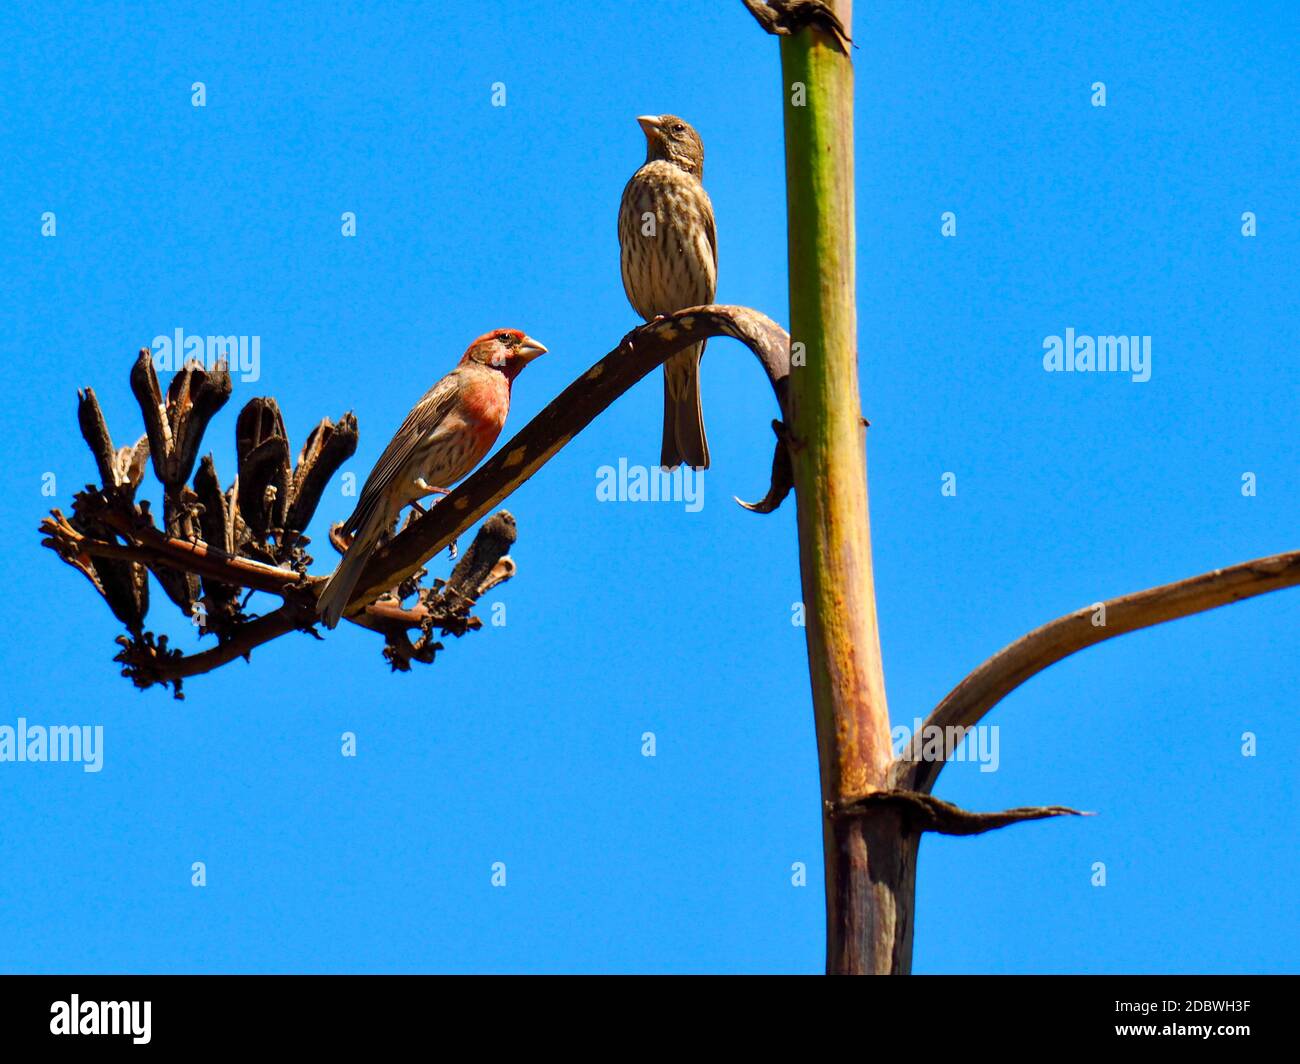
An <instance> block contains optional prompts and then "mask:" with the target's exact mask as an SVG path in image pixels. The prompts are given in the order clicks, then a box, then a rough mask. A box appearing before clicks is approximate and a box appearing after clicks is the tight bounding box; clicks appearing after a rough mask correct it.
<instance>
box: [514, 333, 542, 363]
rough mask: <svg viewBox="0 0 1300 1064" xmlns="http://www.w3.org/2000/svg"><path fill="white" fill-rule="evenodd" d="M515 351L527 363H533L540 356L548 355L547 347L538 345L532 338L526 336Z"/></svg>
mask: <svg viewBox="0 0 1300 1064" xmlns="http://www.w3.org/2000/svg"><path fill="white" fill-rule="evenodd" d="M515 350H516V351H517V352H518V354H519V357H520V358H522V359H523V360H524V361H525V362H531V361H532V360H533V359H535V358H536V357H537V356H538V355H544V354H546V345H545V344H540V343H538V342H537V341H536V340H534V339H533V338H532V337H531V336H525V337H524V338H523V339H522V340H520V341H519V346H518V347H517V348H516V349H515Z"/></svg>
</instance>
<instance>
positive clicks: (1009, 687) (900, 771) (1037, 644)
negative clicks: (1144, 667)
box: [890, 551, 1300, 794]
mask: <svg viewBox="0 0 1300 1064" xmlns="http://www.w3.org/2000/svg"><path fill="white" fill-rule="evenodd" d="M1297 585H1300V551H1291V552H1289V553H1286V554H1274V555H1272V556H1271V557H1268V558H1256V559H1254V560H1253V561H1248V562H1242V563H1241V564H1240V565H1233V566H1230V567H1229V568H1226V569H1215V570H1214V571H1213V572H1209V573H1202V574H1201V575H1200V576H1193V577H1191V578H1190V579H1187V580H1180V581H1178V582H1177V583H1174V584H1164V585H1162V586H1161V587H1154V588H1149V589H1148V590H1146V591H1138V592H1135V593H1134V594H1131V595H1124V596H1122V597H1120V598H1114V599H1110V600H1109V601H1107V602H1104V603H1100V604H1097V605H1093V606H1087V607H1085V608H1083V609H1079V610H1075V611H1074V612H1073V613H1070V614H1067V615H1066V616H1064V617H1059V618H1057V619H1056V620H1054V621H1051V622H1049V623H1048V624H1045V625H1043V626H1042V627H1041V628H1036V629H1034V630H1033V631H1032V632H1030V633H1029V634H1028V635H1026V636H1023V637H1021V638H1020V639H1018V640H1016V641H1015V642H1014V643H1012V644H1011V645H1010V646H1008V647H1005V648H1004V649H1003V650H1000V651H999V652H998V653H997V654H995V655H993V657H991V658H989V659H988V660H987V661H986V662H984V664H982V665H981V666H980V667H979V668H977V669H976V670H975V671H974V672H972V673H971V674H970V675H969V676H967V677H966V678H965V679H964V680H962V681H961V683H959V684H958V685H957V686H956V687H954V688H953V689H952V691H951V692H950V693H949V694H948V696H947V697H946V698H944V700H943V701H942V702H940V703H939V705H938V706H936V707H935V709H934V712H932V713H931V714H930V716H929V717H928V718H927V719H926V722H925V727H924V728H923V729H922V730H921V731H920V732H918V733H917V735H916V736H914V737H913V739H912V742H911V745H910V746H909V747H908V749H907V750H906V751H904V752H903V755H902V756H901V757H900V758H899V759H898V760H897V761H895V762H894V765H893V767H892V769H891V771H890V780H891V784H892V786H893V787H894V788H897V789H899V790H907V791H920V792H922V793H927V794H928V793H929V792H930V791H931V790H932V789H933V788H934V783H935V780H936V779H937V778H938V776H939V772H940V771H941V770H942V768H943V766H944V764H945V763H946V757H947V756H950V755H951V751H946V752H945V759H941V760H937V759H931V760H925V759H924V757H923V753H922V750H923V743H924V735H925V734H926V733H927V732H929V729H930V728H931V727H932V726H933V727H938V728H941V729H944V734H948V732H947V729H949V728H969V727H972V726H974V725H975V724H977V723H978V722H979V721H980V719H981V718H983V716H984V715H985V714H986V713H988V712H989V710H991V709H992V708H993V707H994V706H995V705H997V704H998V703H999V702H1000V701H1002V699H1003V698H1005V697H1006V696H1007V695H1008V694H1010V693H1011V692H1012V691H1014V690H1015V689H1016V688H1017V687H1019V686H1020V685H1021V684H1022V683H1024V682H1025V681H1026V680H1028V679H1029V678H1030V677H1031V676H1034V675H1036V674H1037V673H1040V672H1042V671H1043V670H1044V669H1046V668H1047V667H1048V666H1050V665H1053V664H1055V663H1056V662H1058V661H1060V660H1061V659H1062V658H1066V657H1069V656H1070V655H1071V654H1074V653H1075V652H1077V651H1080V650H1082V649H1083V648H1084V647H1090V646H1093V645H1094V644H1096V643H1101V642H1104V641H1105V640H1107V639H1113V638H1115V636H1118V635H1124V634H1126V633H1127V632H1135V631H1137V630H1138V629H1141V628H1150V627H1151V626H1152V625H1156V624H1163V623H1164V622H1165V621H1172V620H1175V619H1177V618H1179V617H1189V616H1191V615H1192V614H1194V613H1204V612H1205V611H1206V610H1212V609H1216V608H1217V607H1219V606H1226V605H1228V604H1229V603H1232V602H1239V601H1241V600H1242V599H1247V598H1253V597H1254V596H1256V595H1264V594H1267V593H1268V592H1270V591H1278V590H1281V589H1282V588H1287V587H1295V586H1297ZM1103 608H1104V609H1103ZM1098 618H1101V619H1104V623H1100V624H1099V623H1096V622H1097V619H1098ZM929 734H934V733H933V732H929ZM954 734H955V733H954Z"/></svg>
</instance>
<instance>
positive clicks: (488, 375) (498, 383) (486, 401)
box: [316, 329, 546, 628]
mask: <svg viewBox="0 0 1300 1064" xmlns="http://www.w3.org/2000/svg"><path fill="white" fill-rule="evenodd" d="M545 353H546V348H545V347H543V346H542V345H541V344H539V343H538V342H537V341H536V340H534V339H532V338H531V337H528V336H525V335H524V334H523V333H521V332H520V331H519V330H518V329H498V330H496V331H495V332H490V333H485V334H484V335H482V336H480V337H479V338H478V339H477V340H475V341H474V342H473V343H472V344H470V345H469V350H468V351H466V352H465V354H464V355H462V356H461V359H460V364H459V365H457V367H456V368H455V369H454V370H452V371H451V372H450V373H448V374H447V375H446V376H445V377H443V378H442V380H440V381H439V382H438V383H437V384H435V385H434V386H433V387H432V388H430V389H429V390H428V391H427V392H425V393H424V398H422V399H421V400H420V401H419V402H418V403H416V404H415V406H414V407H413V408H412V410H411V412H410V413H409V414H407V415H406V420H405V421H403V422H402V426H401V428H399V429H398V430H397V435H396V436H394V437H393V439H392V441H391V442H390V443H389V444H388V446H387V447H385V448H384V453H383V454H381V455H380V456H379V461H377V462H376V463H375V468H374V469H372V470H371V471H370V476H369V477H367V478H366V483H365V486H364V487H363V488H362V489H361V498H360V499H359V500H358V501H357V508H356V509H355V510H354V511H352V516H351V517H349V518H348V519H347V521H346V522H345V523H344V526H343V528H344V531H345V532H352V533H354V536H353V539H352V545H351V546H350V547H349V548H348V552H347V554H345V555H344V556H343V561H342V562H340V563H339V567H338V568H337V569H335V570H334V574H333V575H332V576H331V577H330V578H329V581H328V583H326V585H325V587H324V589H323V590H322V591H321V595H320V598H319V600H317V603H316V612H317V613H319V614H320V615H321V619H322V620H323V621H324V623H325V626H326V627H327V628H333V627H334V626H335V625H336V624H338V622H339V618H340V617H341V616H342V615H343V610H344V608H345V607H346V606H347V604H348V599H349V598H351V597H352V592H353V590H354V589H355V587H356V585H357V581H358V580H359V579H360V578H361V571H362V570H363V569H364V568H365V567H366V562H367V561H368V560H369V559H370V555H371V554H372V553H373V552H374V550H375V547H376V546H378V545H379V542H380V541H381V539H383V538H384V536H385V535H386V534H387V533H390V532H391V531H392V530H393V527H394V526H395V525H396V524H397V518H398V515H399V514H401V512H402V509H403V508H404V507H406V506H408V505H411V504H413V503H416V502H417V500H419V499H421V498H423V497H424V496H426V495H433V494H441V493H444V491H445V489H446V488H447V487H449V486H450V485H452V484H454V483H456V481H458V480H460V478H461V477H463V476H465V475H466V474H467V473H469V471H470V470H471V469H473V468H474V467H475V466H476V465H478V463H479V462H480V460H481V459H482V458H483V456H484V455H485V454H487V453H488V451H489V450H491V448H492V444H494V443H495V442H496V439H497V437H498V436H499V435H500V434H501V429H502V427H503V426H504V425H505V423H506V414H508V413H509V412H510V385H511V382H513V381H514V379H515V378H516V377H517V376H519V371H520V370H522V369H523V368H524V367H525V366H526V365H528V363H529V362H531V361H532V360H533V359H534V358H536V357H537V356H538V355H541V354H545Z"/></svg>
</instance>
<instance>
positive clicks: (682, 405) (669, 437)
mask: <svg viewBox="0 0 1300 1064" xmlns="http://www.w3.org/2000/svg"><path fill="white" fill-rule="evenodd" d="M703 353H704V345H703V344H702V343H701V344H696V345H695V346H694V347H688V348H686V349H685V350H684V351H679V352H678V353H677V354H675V355H673V357H672V358H670V359H668V361H667V362H665V363H664V436H663V444H662V448H661V450H660V456H659V463H660V465H662V466H664V467H665V468H667V469H671V468H673V467H674V466H678V465H681V464H683V463H685V464H686V465H688V466H694V467H695V468H697V469H708V468H709V441H708V437H707V436H705V434H704V410H703V408H702V406H701V405H700V356H701V355H702V354H703Z"/></svg>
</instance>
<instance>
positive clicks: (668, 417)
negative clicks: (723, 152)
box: [618, 115, 718, 469]
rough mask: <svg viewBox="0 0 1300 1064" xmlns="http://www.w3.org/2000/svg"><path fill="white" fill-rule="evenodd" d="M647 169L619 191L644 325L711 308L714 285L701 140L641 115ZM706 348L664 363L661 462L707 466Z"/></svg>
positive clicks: (660, 118)
mask: <svg viewBox="0 0 1300 1064" xmlns="http://www.w3.org/2000/svg"><path fill="white" fill-rule="evenodd" d="M637 121H638V122H639V123H640V124H641V128H642V129H643V130H644V131H645V138H646V158H645V165H644V166H642V167H641V169H639V170H638V171H637V172H636V173H635V174H633V175H632V180H630V181H629V182H628V183H627V187H626V188H624V189H623V201H622V203H621V204H620V205H619V209H618V242H619V247H620V250H621V256H620V258H621V262H622V267H623V290H624V291H625V292H627V298H628V302H630V303H631V304H632V308H633V309H634V310H635V311H636V312H637V313H638V314H640V315H641V317H643V318H644V319H645V320H646V321H653V320H654V319H655V318H658V317H661V316H662V315H665V314H672V313H673V312H674V311H678V310H682V309H683V308H684V307H694V306H698V305H700V304H702V303H712V302H713V296H714V293H715V292H716V291H717V287H718V238H717V233H716V231H715V229H714V225H713V204H712V203H710V202H709V196H708V193H706V192H705V191H704V185H703V184H701V181H702V180H703V176H704V143H703V142H702V141H701V140H700V136H699V134H698V133H696V132H695V130H693V129H692V128H691V127H690V126H689V125H688V124H687V123H686V122H683V121H682V120H681V119H680V118H678V117H677V116H676V115H642V116H641V117H640V118H638V119H637ZM703 354H704V344H703V343H698V344H695V345H693V346H691V347H688V348H686V349H685V350H684V351H679V352H677V354H675V355H673V356H672V357H671V358H670V359H668V360H667V361H666V362H665V363H664V436H663V446H662V450H661V452H660V459H659V461H660V464H662V465H664V466H666V467H668V468H671V467H673V466H676V465H680V464H681V463H683V462H685V463H686V464H687V465H691V466H695V467H696V468H699V469H707V468H708V467H709V442H708V440H707V439H706V438H705V435H704V411H703V410H702V409H701V408H700V357H701V356H702V355H703Z"/></svg>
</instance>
